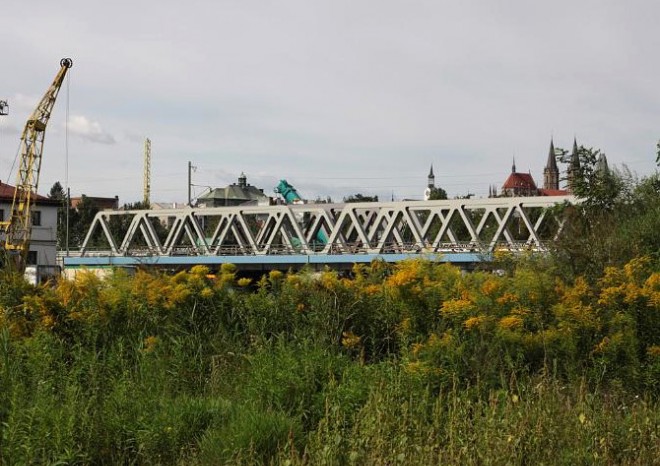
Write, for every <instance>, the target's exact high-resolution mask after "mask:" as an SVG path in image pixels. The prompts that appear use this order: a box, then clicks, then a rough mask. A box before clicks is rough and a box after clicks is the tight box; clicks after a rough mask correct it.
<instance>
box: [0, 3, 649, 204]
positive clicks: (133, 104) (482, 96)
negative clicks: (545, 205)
mask: <svg viewBox="0 0 660 466" xmlns="http://www.w3.org/2000/svg"><path fill="white" fill-rule="evenodd" d="M659 17H660V2H657V1H654V0H648V1H646V0H630V1H627V2H623V1H619V0H616V1H613V0H597V1H596V0H594V1H590V0H589V1H587V0H572V1H565V0H556V1H553V2H530V1H528V0H497V1H496V0H462V1H445V0H433V1H418V0H406V1H404V0H350V1H349V0H278V1H273V0H188V1H185V2H184V1H180V0H178V1H171V0H130V1H126V0H114V1H112V2H107V1H105V2H100V1H90V0H84V1H83V0H59V1H57V2H53V1H50V0H33V1H32V2H24V1H23V0H4V1H3V6H2V16H1V19H0V22H1V25H0V57H1V58H2V64H1V65H0V70H1V71H0V100H7V101H8V103H9V115H7V116H0V181H2V182H8V183H10V184H15V179H16V171H15V168H14V170H13V171H12V166H15V160H16V156H17V153H18V149H19V142H20V134H21V131H22V129H23V126H24V125H25V121H26V119H27V118H28V116H29V114H30V113H31V112H32V110H33V109H34V107H35V106H36V104H37V103H38V101H39V100H40V99H41V97H42V96H43V94H44V93H45V91H46V89H47V88H48V86H49V85H50V83H51V82H52V80H53V78H54V77H55V75H56V73H57V72H58V70H59V61H60V59H61V58H63V57H70V58H71V59H72V60H73V68H71V70H70V71H69V73H68V77H67V79H66V80H65V82H64V84H63V86H62V89H61V91H60V94H59V97H58V100H57V102H56V104H55V109H54V112H53V115H52V118H51V120H50V123H49V125H48V128H47V131H46V137H45V146H44V154H43V162H42V168H41V177H40V183H39V192H40V193H42V194H47V193H48V191H49V190H50V187H51V186H52V185H53V183H55V182H56V181H59V182H60V183H61V184H62V185H63V186H68V187H69V188H70V190H71V195H72V196H79V195H81V194H85V195H87V196H104V197H114V196H119V200H120V204H124V203H130V202H136V201H139V200H141V199H142V198H143V186H144V141H145V138H149V139H150V140H151V200H152V201H154V202H186V201H187V196H188V162H191V163H192V165H193V166H194V167H196V168H195V170H194V171H193V172H192V174H191V182H192V197H193V198H194V197H196V196H199V195H201V194H203V193H204V192H206V191H208V190H209V189H210V188H214V187H222V186H226V185H227V184H229V183H233V182H236V181H237V178H238V176H239V175H240V174H241V173H242V172H244V173H245V175H246V176H247V180H248V183H250V184H253V185H255V186H257V187H259V188H262V189H264V191H265V192H266V193H267V194H271V195H272V191H273V187H274V186H276V185H277V182H278V180H280V179H286V180H288V181H289V183H291V184H292V185H294V186H295V187H296V188H297V189H298V191H299V192H300V194H301V195H302V196H303V197H304V198H307V199H315V198H319V197H320V198H326V197H328V196H329V197H331V198H332V199H333V200H335V201H341V199H342V198H343V197H345V196H349V195H352V194H356V193H361V194H364V195H377V196H379V198H380V199H381V200H390V199H392V198H393V199H395V200H401V199H421V198H422V195H423V191H424V188H425V187H426V177H427V175H428V172H429V168H430V166H431V164H432V165H433V169H434V172H435V181H436V185H437V186H440V187H442V188H443V189H445V190H446V191H447V193H448V194H449V196H450V197H456V196H465V195H468V194H473V195H475V196H476V197H486V196H487V195H488V191H489V187H490V186H492V185H495V186H498V187H500V186H501V185H502V183H503V182H504V180H505V179H506V177H507V176H508V174H509V173H510V172H511V165H512V160H513V159H514V158H515V163H516V168H517V171H519V172H530V173H531V174H532V175H533V177H534V179H535V180H536V182H537V184H539V185H541V184H542V173H543V167H544V165H545V163H546V160H547V157H548V149H549V145H550V140H551V138H553V140H554V143H555V145H556V146H558V147H563V148H568V149H570V148H571V147H572V144H573V139H574V138H576V139H577V142H578V144H582V145H585V146H587V147H594V148H598V149H600V150H602V151H603V152H604V153H605V154H606V155H607V158H608V161H609V164H610V166H615V167H619V168H622V167H623V166H624V165H625V166H626V167H627V168H628V169H630V170H631V171H632V172H634V173H636V174H637V175H638V176H640V177H642V176H646V175H649V174H651V173H653V172H654V171H655V170H656V165H655V144H656V142H657V140H658V139H660V92H659V88H660V79H658V78H659V77H660V60H658V50H660V28H658V27H657V18H659Z"/></svg>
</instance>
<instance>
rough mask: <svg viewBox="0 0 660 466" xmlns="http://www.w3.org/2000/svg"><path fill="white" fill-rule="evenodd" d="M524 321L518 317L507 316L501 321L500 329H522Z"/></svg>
mask: <svg viewBox="0 0 660 466" xmlns="http://www.w3.org/2000/svg"><path fill="white" fill-rule="evenodd" d="M522 324H523V320H522V319H521V318H520V317H518V316H506V317H502V319H500V324H499V325H500V328H503V329H506V330H515V329H517V328H520V327H522Z"/></svg>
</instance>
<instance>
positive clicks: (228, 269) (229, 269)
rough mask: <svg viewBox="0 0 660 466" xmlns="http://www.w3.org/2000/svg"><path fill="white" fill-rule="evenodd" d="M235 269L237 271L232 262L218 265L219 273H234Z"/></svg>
mask: <svg viewBox="0 0 660 466" xmlns="http://www.w3.org/2000/svg"><path fill="white" fill-rule="evenodd" d="M236 271H237V268H236V266H235V265H234V264H229V263H224V264H222V265H221V266H220V272H221V273H231V274H234V273H236Z"/></svg>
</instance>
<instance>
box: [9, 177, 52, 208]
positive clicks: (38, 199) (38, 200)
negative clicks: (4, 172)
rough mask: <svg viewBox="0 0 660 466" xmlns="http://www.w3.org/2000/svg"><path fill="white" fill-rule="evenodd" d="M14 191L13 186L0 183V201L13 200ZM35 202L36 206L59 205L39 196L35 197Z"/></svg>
mask: <svg viewBox="0 0 660 466" xmlns="http://www.w3.org/2000/svg"><path fill="white" fill-rule="evenodd" d="M14 191H16V187H15V186H12V185H10V184H6V183H2V182H0V201H4V202H12V200H13V199H14ZM33 199H35V198H33ZM36 202H37V203H38V204H53V205H59V204H60V201H57V200H55V199H50V198H47V197H45V196H42V195H40V194H37V195H36Z"/></svg>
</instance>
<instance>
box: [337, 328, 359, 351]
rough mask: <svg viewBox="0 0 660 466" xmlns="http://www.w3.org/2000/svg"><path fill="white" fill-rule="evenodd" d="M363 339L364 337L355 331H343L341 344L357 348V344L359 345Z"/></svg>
mask: <svg viewBox="0 0 660 466" xmlns="http://www.w3.org/2000/svg"><path fill="white" fill-rule="evenodd" d="M361 340H362V339H361V338H360V337H359V336H357V335H356V334H354V333H353V332H350V331H349V332H343V333H342V339H341V344H342V345H343V346H344V347H345V348H349V349H351V348H355V347H356V346H358V345H359V344H360V341H361Z"/></svg>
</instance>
